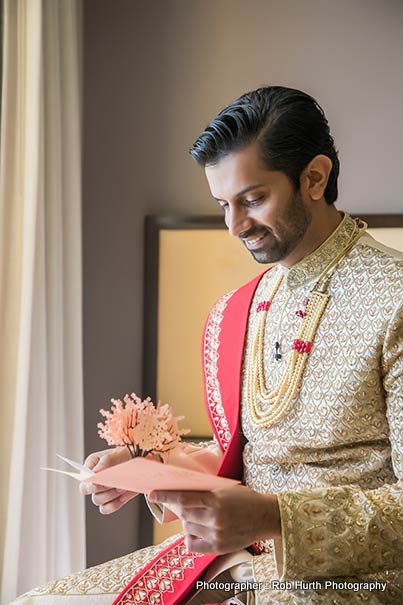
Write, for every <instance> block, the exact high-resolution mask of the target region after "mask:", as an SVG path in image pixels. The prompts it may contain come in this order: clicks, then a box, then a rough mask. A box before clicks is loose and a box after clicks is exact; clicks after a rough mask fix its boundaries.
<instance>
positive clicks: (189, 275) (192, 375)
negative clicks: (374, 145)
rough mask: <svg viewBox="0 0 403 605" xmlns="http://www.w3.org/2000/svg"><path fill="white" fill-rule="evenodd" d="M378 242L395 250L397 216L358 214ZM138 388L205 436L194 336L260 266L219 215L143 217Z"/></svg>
mask: <svg viewBox="0 0 403 605" xmlns="http://www.w3.org/2000/svg"><path fill="white" fill-rule="evenodd" d="M360 218H362V219H363V220H365V221H366V222H367V223H368V226H369V232H370V233H371V234H372V235H373V236H374V237H375V238H376V239H378V240H379V241H381V242H382V243H384V244H385V245H387V246H390V247H392V248H396V249H400V250H402V251H403V215H360ZM145 246H146V250H145V298H144V356H143V359H144V368H143V393H146V394H149V395H150V396H151V397H153V398H154V399H153V400H158V399H160V400H161V401H163V402H165V403H169V404H171V405H172V407H173V409H174V410H175V413H176V414H177V415H183V416H185V420H184V421H183V422H182V424H183V426H184V427H187V428H190V429H191V432H190V434H189V436H188V439H190V440H192V441H194V440H196V441H199V440H205V439H210V438H211V435H212V434H211V429H210V425H209V422H208V419H207V414H206V412H205V409H204V397H203V383H202V373H201V335H202V332H203V327H204V322H205V320H206V318H207V314H208V312H209V310H210V309H211V307H212V305H213V304H214V302H215V301H216V300H217V299H218V298H219V297H220V296H221V295H222V294H224V293H225V292H228V291H231V290H233V289H235V288H237V287H239V286H241V285H242V284H244V283H246V282H247V281H249V280H250V279H252V278H253V277H255V276H256V275H258V274H259V273H261V272H262V271H264V269H265V266H264V265H259V264H258V263H256V261H254V260H253V258H252V255H251V254H249V253H248V252H247V251H246V250H245V248H244V246H243V244H242V243H241V242H240V241H239V240H238V239H237V238H234V237H230V236H229V235H228V233H227V229H226V227H225V224H224V221H223V217H222V216H221V215H212V216H210V215H206V216H187V217H181V216H176V217H175V216H147V217H146V238H145Z"/></svg>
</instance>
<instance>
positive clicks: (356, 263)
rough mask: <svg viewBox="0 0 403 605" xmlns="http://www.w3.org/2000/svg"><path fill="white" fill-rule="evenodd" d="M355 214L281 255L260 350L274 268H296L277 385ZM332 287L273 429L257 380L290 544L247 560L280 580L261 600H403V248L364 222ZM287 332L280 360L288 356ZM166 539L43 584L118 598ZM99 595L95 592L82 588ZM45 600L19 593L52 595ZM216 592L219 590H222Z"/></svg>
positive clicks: (254, 451) (266, 476) (279, 333)
mask: <svg viewBox="0 0 403 605" xmlns="http://www.w3.org/2000/svg"><path fill="white" fill-rule="evenodd" d="M353 227H354V222H353V220H352V219H351V217H350V216H349V215H348V214H345V215H344V218H343V220H342V222H341V223H340V225H339V226H338V228H337V229H336V231H334V233H333V234H332V235H331V236H330V238H329V239H328V240H326V242H325V243H324V244H322V246H321V247H320V248H319V249H317V250H316V251H315V252H314V253H312V254H311V255H309V256H308V257H306V258H305V259H303V260H302V261H301V262H300V263H298V264H297V265H295V266H293V267H292V268H291V269H285V268H284V267H283V266H281V265H278V266H276V267H275V268H274V269H272V270H271V271H269V272H268V273H267V274H266V275H265V276H264V277H263V278H262V280H261V282H260V284H259V286H258V288H257V290H256V293H255V296H254V300H253V304H252V308H251V313H250V317H249V326H248V334H247V341H246V350H248V347H249V346H250V343H251V335H252V334H253V330H254V322H255V321H256V319H255V318H256V317H257V314H256V307H257V305H258V304H259V302H262V301H264V300H265V299H266V296H267V292H268V290H269V289H270V284H271V281H272V280H274V279H276V277H277V276H278V274H279V272H281V271H283V272H284V273H285V279H283V281H282V284H281V286H280V290H279V291H278V293H277V295H276V296H275V298H274V301H273V303H272V306H271V308H270V312H269V313H268V315H267V324H266V328H265V345H264V355H265V358H264V366H265V374H266V382H267V385H268V388H269V389H273V388H274V387H275V386H276V385H277V384H278V382H279V380H280V378H281V376H282V373H283V372H284V367H285V365H286V364H287V361H288V358H289V355H290V352H291V347H292V343H293V340H294V338H296V335H297V333H298V326H299V322H300V321H301V320H300V319H299V318H298V317H297V316H296V314H295V313H296V311H297V310H298V309H301V308H302V306H301V305H302V302H303V299H304V298H305V297H306V295H308V294H309V291H310V289H311V288H312V286H313V284H314V283H315V280H317V279H318V277H319V275H320V274H321V273H322V271H323V270H324V269H325V267H326V266H327V265H328V264H329V263H330V262H331V260H332V259H333V258H335V257H336V255H337V254H338V252H339V251H340V250H341V249H342V248H343V247H344V246H345V245H346V243H347V241H348V240H349V237H350V235H351V233H352V231H353ZM328 292H329V295H330V300H329V303H328V306H327V308H326V310H325V313H324V315H323V317H322V319H321V322H320V324H319V329H318V331H317V334H316V337H315V340H314V346H313V349H312V352H311V354H310V355H309V358H308V362H307V366H306V369H305V373H304V376H303V380H302V384H301V387H300V390H299V393H298V395H297V397H296V399H295V401H294V402H293V403H292V405H291V407H290V408H289V410H288V411H287V413H286V414H285V415H284V416H283V417H282V418H280V420H279V421H278V422H277V423H276V424H274V425H273V426H272V427H270V428H256V427H255V426H253V424H252V423H251V420H250V418H249V415H248V413H247V406H246V405H245V403H246V401H245V397H246V392H245V387H243V392H242V418H241V421H242V431H243V433H244V435H245V438H246V445H245V447H244V452H243V460H244V481H245V483H246V484H247V485H248V486H249V487H251V488H252V489H253V490H255V491H257V492H261V493H269V492H270V493H276V494H278V497H279V504H280V511H281V520H282V535H283V539H282V545H283V547H282V552H279V550H280V549H279V548H278V546H276V549H274V548H273V544H272V543H271V542H267V543H266V550H267V552H265V553H263V554H261V555H258V556H254V557H253V559H251V562H246V563H245V564H243V569H241V572H242V573H243V577H244V578H249V579H250V580H255V581H258V582H262V586H263V584H266V586H265V587H263V588H262V589H261V590H259V591H257V592H256V593H255V595H254V598H255V600H256V602H257V603H259V604H260V605H261V604H265V605H266V604H267V605H269V604H276V603H287V604H289V605H299V604H301V605H302V604H303V605H316V604H320V605H330V604H332V605H333V604H335V605H337V604H340V605H341V604H358V603H360V604H362V603H368V604H371V605H376V604H381V603H382V604H384V603H385V604H386V603H389V604H396V605H397V604H402V603H403V496H402V482H403V403H402V402H403V254H400V253H398V252H396V251H395V250H391V249H389V248H386V247H384V246H383V245H381V244H379V243H378V242H376V241H375V240H374V239H373V238H372V237H371V236H370V235H368V234H366V235H364V236H363V237H362V238H361V239H360V240H359V241H358V242H357V243H356V244H355V245H354V247H353V248H352V249H351V250H350V251H349V252H348V253H347V255H346V256H345V257H344V258H343V259H342V260H341V261H340V262H339V264H338V266H337V268H336V270H335V272H334V274H333V276H332V278H331V280H330V284H329V288H328ZM276 341H279V342H280V346H281V355H282V359H281V360H280V361H276V360H275V359H274V353H275V349H274V343H275V342H276ZM244 357H246V355H245V356H244ZM244 371H245V368H244ZM244 383H245V381H243V384H244ZM156 549H158V547H151V548H150V549H144V550H143V551H140V552H139V553H134V554H131V555H127V556H126V557H122V558H121V559H118V560H116V561H115V562H111V563H109V564H104V566H98V567H96V568H93V569H92V570H87V571H85V572H83V573H82V574H81V576H80V574H75V575H74V576H71V577H70V578H67V579H64V580H59V581H57V582H55V583H52V584H51V585H47V587H43V588H42V589H38V590H37V591H36V592H35V591H33V592H32V593H31V595H33V594H37V595H39V594H48V595H49V594H55V593H56V594H57V593H58V594H64V595H76V597H73V599H75V598H77V601H76V600H74V603H75V602H77V603H90V602H91V603H92V602H93V603H107V602H108V601H107V600H106V599H105V597H106V596H109V598H110V601H109V602H112V600H113V596H114V595H116V594H117V593H118V592H119V590H120V589H121V588H123V586H124V584H125V583H126V582H127V581H128V580H129V579H130V578H129V576H130V575H134V573H135V571H137V570H138V569H139V567H140V566H141V565H143V564H144V563H145V562H146V561H147V560H149V559H150V558H151V555H152V554H155V552H156ZM238 572H239V569H238ZM279 578H281V579H282V580H284V581H290V582H291V581H295V580H301V581H305V582H308V581H311V580H318V581H323V582H325V581H332V580H334V581H335V582H339V583H340V582H362V583H364V582H369V581H375V580H377V581H378V582H386V589H385V590H384V591H380V590H378V591H373V592H369V591H366V590H364V589H363V590H360V591H355V590H332V589H328V590H313V589H309V588H306V586H308V584H306V585H305V588H300V589H296V588H295V586H294V587H293V588H291V589H276V587H275V584H274V583H273V581H274V580H277V579H279ZM101 593H102V596H101ZM85 594H86V595H87V599H88V600H84V599H83V598H79V595H81V597H83V595H85ZM91 594H93V595H94V597H95V598H94V600H93V601H92V600H90V599H91V597H90V595H91ZM95 595H97V596H95ZM228 596H229V595H228ZM31 599H32V600H31ZM39 599H40V597H36V598H35V597H33V596H31V597H26V600H24V599H21V601H18V602H21V604H22V603H24V605H28V604H29V605H31V603H34V604H35V605H39ZM51 602H52V601H51V600H48V601H46V603H51ZM204 602H209V596H208V595H206V601H204ZM57 603H60V604H61V603H64V600H63V599H60V598H59V599H58V600H57ZM66 603H68V604H69V605H70V604H72V603H73V600H69V599H68V600H67V601H66Z"/></svg>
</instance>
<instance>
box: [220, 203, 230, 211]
mask: <svg viewBox="0 0 403 605" xmlns="http://www.w3.org/2000/svg"><path fill="white" fill-rule="evenodd" d="M218 205H219V206H220V208H221V210H226V209H227V208H228V204H227V202H222V203H219V204H218Z"/></svg>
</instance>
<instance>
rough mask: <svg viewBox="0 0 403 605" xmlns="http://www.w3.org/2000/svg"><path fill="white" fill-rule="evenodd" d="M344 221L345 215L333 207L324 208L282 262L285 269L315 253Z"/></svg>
mask: <svg viewBox="0 0 403 605" xmlns="http://www.w3.org/2000/svg"><path fill="white" fill-rule="evenodd" d="M342 220H343V213H342V212H339V211H338V210H337V208H335V207H334V206H333V205H331V206H327V207H324V208H323V209H321V210H319V211H318V212H316V213H315V214H314V215H313V216H312V221H311V223H310V225H309V227H308V229H307V230H306V232H305V234H304V237H303V238H302V239H301V240H300V241H299V242H298V244H297V246H296V247H295V248H294V250H293V251H292V252H291V254H290V255H289V256H287V258H285V259H283V260H282V261H281V264H282V265H283V266H284V267H287V268H290V267H292V266H293V265H295V264H296V263H298V262H299V261H301V260H302V259H303V258H305V256H308V255H309V254H311V253H312V252H314V251H315V250H316V249H317V248H319V246H320V245H321V244H323V242H324V241H326V240H327V238H328V237H330V235H331V234H332V233H333V231H334V230H335V229H336V228H337V227H338V226H339V224H340V223H341V221H342Z"/></svg>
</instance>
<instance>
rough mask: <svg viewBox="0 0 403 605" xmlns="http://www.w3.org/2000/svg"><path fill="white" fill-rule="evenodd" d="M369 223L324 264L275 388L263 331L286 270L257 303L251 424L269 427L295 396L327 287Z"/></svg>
mask: <svg viewBox="0 0 403 605" xmlns="http://www.w3.org/2000/svg"><path fill="white" fill-rule="evenodd" d="M366 229H367V224H366V223H364V222H363V221H360V220H359V219H357V220H356V227H355V229H354V231H353V233H352V235H351V237H350V239H349V241H348V242H347V244H346V246H345V247H344V248H343V250H342V251H341V252H340V253H339V254H338V255H337V256H336V257H335V258H334V259H332V261H331V262H330V263H329V264H328V265H327V266H326V267H325V269H324V271H322V273H321V275H320V276H319V278H318V280H317V281H316V282H315V285H314V286H313V288H312V290H311V292H310V295H309V298H308V303H307V305H306V308H305V315H304V317H303V319H302V321H301V324H300V329H299V331H298V335H297V338H296V339H295V340H294V341H293V346H292V352H291V355H290V359H289V361H288V364H287V366H286V368H285V371H284V374H283V376H282V378H281V380H280V382H279V384H278V386H277V387H276V388H274V389H273V390H272V391H269V390H268V388H267V385H266V380H265V371H264V331H265V325H266V318H267V314H268V312H269V309H270V307H271V304H272V302H273V300H274V298H275V296H276V294H277V292H278V290H279V288H280V286H281V284H282V281H283V278H284V274H283V273H281V274H280V275H279V276H278V277H277V279H276V280H275V281H274V283H273V285H272V287H271V289H270V291H269V295H268V299H267V300H266V301H264V302H261V303H259V304H258V305H257V309H256V311H257V313H259V314H260V320H259V321H258V322H256V328H255V330H254V334H253V338H252V343H251V346H250V347H249V351H248V354H247V357H246V376H245V378H246V401H247V410H248V414H249V417H250V419H251V421H252V424H254V425H255V426H258V427H266V428H267V427H270V426H272V425H273V424H275V423H276V422H278V420H279V419H280V418H281V417H283V416H284V414H285V413H286V412H287V410H288V409H289V407H290V405H291V403H292V401H293V400H294V398H295V396H296V394H297V392H298V390H299V387H300V385H301V382H302V377H303V374H304V370H305V367H306V364H307V360H308V357H309V354H310V352H311V350H312V346H313V342H314V339H315V336H316V333H317V331H318V327H319V323H320V320H321V318H322V315H323V313H324V311H325V309H326V307H327V304H328V302H329V294H328V293H327V288H328V285H329V281H330V278H331V276H332V274H333V273H334V271H335V269H336V266H337V265H338V263H339V262H340V260H341V259H342V258H343V257H344V256H345V255H346V254H347V252H349V250H350V249H351V248H352V247H353V246H354V244H355V243H356V242H357V241H358V239H359V238H360V237H361V236H362V235H363V234H364V232H365V230H366Z"/></svg>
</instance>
